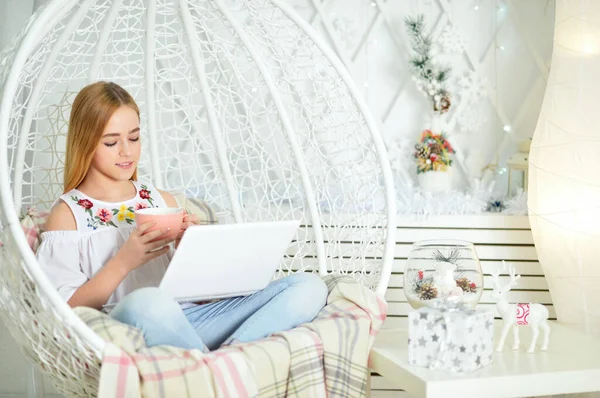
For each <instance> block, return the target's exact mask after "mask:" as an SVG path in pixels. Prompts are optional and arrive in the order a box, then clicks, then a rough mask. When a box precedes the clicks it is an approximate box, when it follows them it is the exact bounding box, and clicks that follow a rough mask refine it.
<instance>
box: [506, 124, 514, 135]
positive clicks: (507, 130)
mask: <svg viewBox="0 0 600 398" xmlns="http://www.w3.org/2000/svg"><path fill="white" fill-rule="evenodd" d="M511 130H512V127H510V126H509V125H508V124H506V125H504V131H506V132H507V133H510V131H511Z"/></svg>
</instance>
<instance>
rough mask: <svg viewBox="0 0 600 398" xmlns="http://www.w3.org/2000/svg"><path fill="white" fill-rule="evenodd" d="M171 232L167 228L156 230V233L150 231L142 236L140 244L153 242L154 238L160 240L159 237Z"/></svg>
mask: <svg viewBox="0 0 600 398" xmlns="http://www.w3.org/2000/svg"><path fill="white" fill-rule="evenodd" d="M170 230H171V228H167V229H157V230H156V231H150V232H147V233H145V234H143V235H142V237H141V238H142V243H148V242H150V241H151V240H154V239H156V238H160V237H161V236H163V235H164V234H166V233H167V232H169V231H170Z"/></svg>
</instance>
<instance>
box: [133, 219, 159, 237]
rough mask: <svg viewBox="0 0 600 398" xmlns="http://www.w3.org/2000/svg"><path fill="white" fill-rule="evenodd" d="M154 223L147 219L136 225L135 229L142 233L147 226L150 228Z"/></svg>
mask: <svg viewBox="0 0 600 398" xmlns="http://www.w3.org/2000/svg"><path fill="white" fill-rule="evenodd" d="M155 225H156V221H148V222H145V223H143V224H142V225H140V226H139V227H137V231H138V232H139V234H140V235H144V232H146V231H147V230H148V229H149V228H152V227H153V226H155Z"/></svg>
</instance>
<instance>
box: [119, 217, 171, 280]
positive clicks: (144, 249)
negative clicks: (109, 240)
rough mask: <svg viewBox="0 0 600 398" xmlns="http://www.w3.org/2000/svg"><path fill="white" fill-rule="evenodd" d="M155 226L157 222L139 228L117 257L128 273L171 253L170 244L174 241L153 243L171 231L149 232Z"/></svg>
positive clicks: (162, 240)
mask: <svg viewBox="0 0 600 398" xmlns="http://www.w3.org/2000/svg"><path fill="white" fill-rule="evenodd" d="M154 225H156V222H154V221H150V222H147V223H144V224H142V225H140V226H139V227H137V228H136V230H135V231H133V232H132V233H131V235H129V238H128V239H127V241H126V242H125V243H124V244H123V246H122V247H121V249H120V250H119V251H118V252H117V254H116V255H115V257H117V258H118V259H119V261H120V263H121V264H122V265H123V266H124V267H125V269H126V271H127V272H130V271H133V270H134V269H136V268H139V267H141V266H142V265H144V264H146V263H147V262H148V261H150V260H152V259H154V258H156V257H158V256H161V255H163V254H165V253H167V252H168V251H169V246H168V244H169V243H171V242H173V239H160V240H157V241H156V242H152V240H154V239H156V238H160V237H161V236H162V235H164V234H166V233H167V232H169V229H163V230H157V231H151V232H147V231H148V229H149V228H152V227H153V226H154Z"/></svg>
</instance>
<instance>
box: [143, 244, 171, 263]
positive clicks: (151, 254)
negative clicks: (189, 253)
mask: <svg viewBox="0 0 600 398" xmlns="http://www.w3.org/2000/svg"><path fill="white" fill-rule="evenodd" d="M168 251H169V246H163V247H161V248H160V250H156V251H153V252H149V253H146V255H147V256H149V257H150V258H149V259H148V260H152V259H153V258H156V257H158V256H162V255H163V254H165V253H167V252H168Z"/></svg>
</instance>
